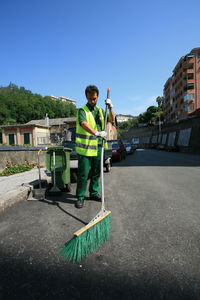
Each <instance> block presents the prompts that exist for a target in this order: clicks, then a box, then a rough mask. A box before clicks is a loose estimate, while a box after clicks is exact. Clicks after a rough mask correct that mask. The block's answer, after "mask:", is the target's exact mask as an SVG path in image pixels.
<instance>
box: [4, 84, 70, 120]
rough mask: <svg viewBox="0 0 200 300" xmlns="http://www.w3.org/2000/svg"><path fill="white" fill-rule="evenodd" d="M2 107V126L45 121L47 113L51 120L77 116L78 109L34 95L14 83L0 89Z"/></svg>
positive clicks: (68, 104)
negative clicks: (39, 120)
mask: <svg viewBox="0 0 200 300" xmlns="http://www.w3.org/2000/svg"><path fill="white" fill-rule="evenodd" d="M0 107H1V109H0V125H8V124H11V125H13V124H24V123H27V122H29V121H31V120H38V119H44V117H45V115H46V113H47V114H48V116H49V118H67V117H72V116H75V115H76V107H75V106H74V105H73V104H71V103H64V102H62V101H60V100H57V101H55V100H53V99H51V97H49V96H45V97H42V96H41V95H39V94H33V93H32V92H31V91H29V90H26V89H25V88H24V87H20V88H18V86H17V85H15V84H13V83H10V84H9V85H8V86H7V87H0Z"/></svg>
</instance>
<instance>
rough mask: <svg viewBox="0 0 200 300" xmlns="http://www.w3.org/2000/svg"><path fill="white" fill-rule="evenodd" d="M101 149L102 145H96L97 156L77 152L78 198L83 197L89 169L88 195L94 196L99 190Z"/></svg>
mask: <svg viewBox="0 0 200 300" xmlns="http://www.w3.org/2000/svg"><path fill="white" fill-rule="evenodd" d="M101 151H102V147H101V146H98V151H97V156H84V155H80V154H78V177H77V188H76V196H77V198H78V199H84V198H85V192H86V189H87V180H88V175H89V172H90V170H91V173H90V175H91V179H90V186H89V192H90V196H95V195H97V194H98V192H99V177H100V175H101Z"/></svg>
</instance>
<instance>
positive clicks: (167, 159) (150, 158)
mask: <svg viewBox="0 0 200 300" xmlns="http://www.w3.org/2000/svg"><path fill="white" fill-rule="evenodd" d="M133 166H137V167H140V166H141V167H148V166H160V167H162V166H163V167H199V166H200V155H195V154H188V153H180V152H175V153H174V152H165V151H158V150H151V149H138V150H136V151H135V152H134V153H133V154H132V155H127V157H126V159H125V160H122V161H121V162H113V164H112V167H133Z"/></svg>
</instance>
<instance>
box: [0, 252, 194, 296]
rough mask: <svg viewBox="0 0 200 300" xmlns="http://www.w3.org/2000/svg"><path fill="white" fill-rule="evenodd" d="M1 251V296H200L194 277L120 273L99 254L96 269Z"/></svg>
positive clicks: (95, 260)
mask: <svg viewBox="0 0 200 300" xmlns="http://www.w3.org/2000/svg"><path fill="white" fill-rule="evenodd" d="M0 254H1V257H4V260H1V261H0V299H6V300H12V299H23V300H30V299H37V300H45V299H48V300H50V299H54V300H55V299H59V300H60V299H67V300H71V299H73V300H76V299H88V300H89V299H91V300H93V299H95V300H98V299H101V300H102V299H107V300H108V299H135V300H137V299H140V300H143V299H145V300H146V299H155V300H158V299H167V300H170V299H171V300H172V299H173V300H176V299H181V300H184V299H185V300H194V299H199V295H197V293H195V291H194V289H193V287H192V286H191V283H192V279H190V278H185V281H186V282H185V284H183V282H182V284H180V283H179V282H178V280H177V278H176V277H175V276H174V275H173V274H168V273H167V272H165V271H160V274H158V273H159V271H158V273H157V274H152V272H150V271H149V272H147V273H145V272H144V271H143V272H140V275H138V273H137V276H136V275H135V274H134V272H132V273H131V274H130V273H128V272H126V271H125V270H124V271H122V272H121V273H118V272H115V270H111V269H107V268H106V267H104V268H103V267H102V262H101V260H99V257H98V255H95V254H94V257H95V258H94V264H95V262H96V269H95V267H93V268H91V267H89V266H87V265H86V267H84V266H81V265H80V264H79V265H77V264H76V265H73V264H71V263H67V262H65V261H64V262H63V261H59V263H57V261H56V260H54V262H53V263H52V259H51V258H49V259H46V261H45V260H43V262H42V263H41V262H40V260H41V258H40V257H38V259H37V261H35V259H33V258H32V259H30V257H29V256H27V257H24V258H23V259H21V258H19V257H15V253H12V257H11V256H8V254H7V253H2V251H1V252H0ZM10 255H11V254H10ZM45 262H46V265H44V263H45ZM100 265H101V267H100ZM98 267H100V269H99V268H98ZM186 277H187V276H186Z"/></svg>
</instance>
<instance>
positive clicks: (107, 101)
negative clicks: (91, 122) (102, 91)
mask: <svg viewBox="0 0 200 300" xmlns="http://www.w3.org/2000/svg"><path fill="white" fill-rule="evenodd" d="M105 103H106V105H108V106H109V107H110V108H112V107H113V105H112V102H111V100H110V99H106V100H105Z"/></svg>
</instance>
